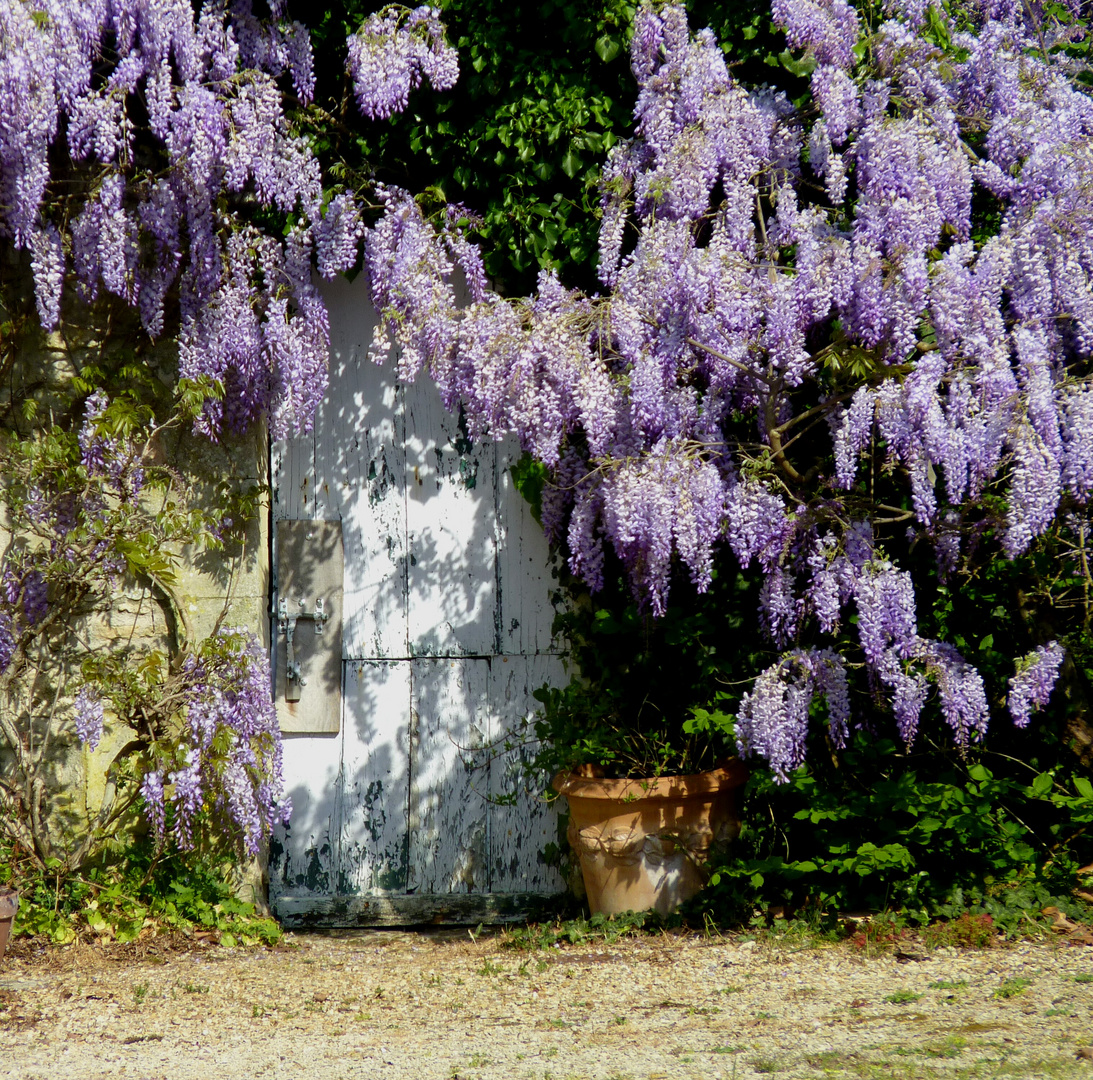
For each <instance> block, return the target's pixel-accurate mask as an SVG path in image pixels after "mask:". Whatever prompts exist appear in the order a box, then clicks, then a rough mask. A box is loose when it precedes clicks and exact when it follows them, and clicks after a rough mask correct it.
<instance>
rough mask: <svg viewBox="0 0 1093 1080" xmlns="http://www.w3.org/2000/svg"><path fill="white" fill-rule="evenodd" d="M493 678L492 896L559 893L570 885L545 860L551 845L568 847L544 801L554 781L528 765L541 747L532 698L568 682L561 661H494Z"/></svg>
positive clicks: (551, 808)
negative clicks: (545, 688) (532, 772)
mask: <svg viewBox="0 0 1093 1080" xmlns="http://www.w3.org/2000/svg"><path fill="white" fill-rule="evenodd" d="M490 675H491V678H490V691H489V700H490V719H491V730H490V744H491V746H492V747H493V748H494V756H493V757H492V760H491V761H490V773H489V795H490V891H491V892H502V893H509V892H537V893H554V892H559V891H560V890H562V889H563V888H564V887H565V882H564V881H563V879H562V876H561V875H560V874H559V873H558V871H557V870H556V869H555V868H554V867H552V866H548V865H547V864H546V862H545V861H544V860H543V856H542V853H543V850H544V849H545V848H546V846H547V844H551V843H553V844H558V843H562V844H564V843H565V840H564V838H562V840H561V841H559V837H558V811H557V808H556V806H548V805H547V802H546V800H545V798H544V797H543V792H542V788H543V786H544V784H545V783H546V781H547V780H549V777H540V776H536V775H533V776H529V775H528V774H527V770H526V766H527V765H528V763H529V762H530V761H531V760H532V758H533V757H534V755H535V747H536V743H535V741H534V729H533V728H532V727H531V723H532V721H533V719H534V715H535V712H536V710H537V709H538V708H539V703H538V702H537V701H536V700H535V699H534V698H533V697H532V694H533V692H534V691H536V690H538V689H539V687H540V686H542V685H543V684H544V683H550V684H551V685H554V686H557V685H560V684H561V683H562V682H563V681H564V679H565V669H564V666H563V663H562V659H561V657H559V656H552V655H549V654H546V655H543V656H499V657H494V659H493V663H492V664H491V670H490ZM506 743H508V744H510V745H511V748H510V749H505V745H506Z"/></svg>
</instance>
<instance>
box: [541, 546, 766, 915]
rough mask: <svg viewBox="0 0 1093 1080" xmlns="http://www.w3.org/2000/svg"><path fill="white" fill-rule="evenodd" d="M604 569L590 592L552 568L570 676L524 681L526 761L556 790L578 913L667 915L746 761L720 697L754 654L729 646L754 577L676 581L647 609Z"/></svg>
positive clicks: (733, 828) (736, 637)
mask: <svg viewBox="0 0 1093 1080" xmlns="http://www.w3.org/2000/svg"><path fill="white" fill-rule="evenodd" d="M613 569H614V570H615V572H614V573H613V574H610V575H609V579H610V582H609V584H608V586H607V587H606V588H605V589H604V590H601V591H600V592H598V593H597V594H595V596H592V595H590V594H589V592H588V591H587V589H585V588H584V587H583V586H581V585H580V583H579V582H577V581H576V580H575V579H573V578H572V577H570V576H568V575H563V589H564V592H565V593H567V594H568V596H567V599H568V601H569V603H568V605H567V607H566V609H565V611H564V612H563V613H562V614H560V615H559V616H558V618H557V620H556V623H555V631H556V633H557V634H558V635H559V636H560V637H561V638H562V639H563V640H564V641H565V642H566V644H567V645H568V653H569V658H570V662H571V664H572V667H573V670H574V675H573V677H572V678H571V680H570V682H569V683H568V685H566V686H564V687H543V688H542V689H541V690H539V691H537V692H536V697H537V698H538V700H539V701H540V702H541V703H542V706H543V708H542V710H541V712H540V713H539V716H538V717H537V720H536V722H535V736H536V739H537V742H538V751H537V754H536V758H535V762H534V765H535V768H536V770H537V772H538V773H539V775H547V776H551V777H553V782H552V789H553V791H554V792H555V793H556V794H558V795H562V796H565V798H566V800H567V804H568V809H569V819H568V829H567V838H568V840H569V845H570V848H571V850H572V852H573V855H574V856H575V857H576V859H577V860H578V861H579V863H580V867H581V873H582V878H583V881H584V885H585V889H586V892H587V897H588V903H589V906H590V907H591V909H592V911H593V912H597V911H602V912H605V913H607V914H612V913H618V912H621V911H627V910H644V909H647V908H655V909H656V910H657V911H659V912H660V913H661V914H667V913H668V912H670V911H672V910H674V909H675V908H677V907H678V906H679V905H680V904H681V903H683V902H684V901H686V900H688V899H690V898H691V897H692V896H694V895H695V893H696V892H697V891H698V890H699V889H700V888H702V886H703V885H704V884H705V881H706V876H707V873H706V865H707V862H708V861H709V860H710V858H711V857H713V856H720V855H723V854H724V851H725V849H726V847H727V845H728V844H729V843H730V842H731V841H732V840H733V839H735V837H736V836H737V834H738V833H739V831H740V819H739V807H738V803H737V797H738V794H739V792H740V789H741V787H742V785H743V784H744V782H745V781H746V779H747V771H746V769H745V768H744V766H743V764H742V763H741V762H740V761H739V760H738V759H737V758H736V757H734V756H733V754H734V747H735V744H734V740H733V722H732V715H731V714H730V713H728V712H727V711H725V709H724V708H723V706H727V705H728V701H727V700H725V699H726V698H728V697H729V696H730V695H732V696H733V697H735V696H738V694H734V684H735V683H737V682H739V681H741V680H743V679H744V678H745V675H746V673H747V671H748V669H749V668H750V669H751V670H755V668H756V665H757V664H759V663H760V662H761V660H762V655H761V654H759V653H754V652H753V651H752V650H749V649H748V648H746V647H745V648H742V647H741V643H742V641H744V640H745V639H746V638H745V633H744V630H743V628H744V626H745V625H746V623H747V621H748V617H749V616H752V615H753V612H754V609H755V604H756V602H757V596H756V586H755V583H754V582H753V581H749V579H748V578H747V577H745V575H743V574H741V573H736V574H731V575H729V576H725V577H721V576H718V575H717V574H715V577H714V582H713V584H712V586H711V589H710V591H709V592H708V593H707V594H706V595H701V596H700V595H696V594H695V593H694V591H693V590H690V589H687V588H686V587H685V585H683V584H682V583H681V587H680V588H679V589H678V590H677V592H676V594H675V599H676V600H677V602H676V603H675V604H674V605H673V607H672V608H671V609H669V611H668V612H667V613H666V614H665V615H664V616H663V617H661V618H653V617H652V616H651V615H650V614H649V613H648V612H643V611H642V610H641V609H640V607H639V606H638V604H637V603H636V602H635V601H634V599H633V597H632V593H631V590H630V587H629V584H628V582H627V580H626V576H625V574H624V572H623V570H622V567H621V566H615V567H614V568H613Z"/></svg>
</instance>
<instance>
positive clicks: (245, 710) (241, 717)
mask: <svg viewBox="0 0 1093 1080" xmlns="http://www.w3.org/2000/svg"><path fill="white" fill-rule="evenodd" d="M183 682H184V685H185V689H184V691H183V706H182V707H183V709H184V711H185V713H186V721H185V726H184V729H183V735H182V738H181V739H180V740H179V742H178V744H177V746H174V747H172V748H171V755H172V764H174V765H175V768H173V769H169V768H168V767H167V766H165V765H162V764H161V766H160V768H158V769H149V770H148V771H147V772H146V773H145V774H144V778H143V780H142V782H141V797H142V799H143V802H144V806H145V812H146V814H147V816H148V820H149V821H150V823H151V824H152V828H153V831H154V832H155V834H156V837H157V839H159V840H160V841H162V840H163V839H164V837H165V835H166V828H167V805H168V804H170V806H171V808H172V811H173V812H172V815H171V821H172V823H173V826H172V827H173V833H174V840H175V842H176V844H177V845H178V847H179V848H180V849H181V850H187V849H189V848H192V847H193V846H194V826H195V823H196V820H197V818H198V816H199V815H200V814H201V813H203V812H204V813H210V814H214V815H217V816H219V817H220V818H221V819H222V820H224V821H227V822H228V823H229V825H230V827H231V829H232V830H233V831H236V832H237V833H238V835H239V837H240V841H241V846H242V848H243V850H244V851H246V852H247V854H249V855H252V856H253V855H257V854H258V851H259V848H260V846H261V842H262V840H263V838H264V837H265V836H267V835H268V834H269V832H270V831H271V829H272V828H273V826H274V825H276V824H279V823H281V822H287V821H288V819H289V816H290V815H291V813H292V803H291V802H290V800H289V799H288V798H287V797H286V796H285V793H284V777H283V773H282V759H281V755H282V750H281V734H280V728H279V727H278V723H277V714H276V710H275V709H274V707H273V702H272V700H271V699H270V691H269V688H270V670H269V660H268V659H267V657H266V653H265V650H264V649H263V648H262V646H261V643H260V642H259V641H258V640H257V639H256V638H255V637H254V635H253V634H250V633H248V632H247V631H245V630H242V629H238V628H234V629H233V628H230V627H229V628H226V629H224V630H221V631H220V632H219V633H218V634H217V635H216V636H215V637H214V638H211V639H210V640H209V641H207V642H205V643H204V644H203V646H202V648H201V650H200V652H199V653H198V654H196V655H192V656H189V657H187V659H186V660H185V662H184V664H183Z"/></svg>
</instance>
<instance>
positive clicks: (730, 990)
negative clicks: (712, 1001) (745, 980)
mask: <svg viewBox="0 0 1093 1080" xmlns="http://www.w3.org/2000/svg"><path fill="white" fill-rule="evenodd" d="M743 992H744V988H743V987H742V986H723V987H722V988H721V989H720V990H717V991H715V993H718V994H742V993H743Z"/></svg>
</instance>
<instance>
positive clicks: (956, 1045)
mask: <svg viewBox="0 0 1093 1080" xmlns="http://www.w3.org/2000/svg"><path fill="white" fill-rule="evenodd" d="M967 1046H968V1040H967V1039H962V1038H961V1037H960V1036H959V1035H950V1036H949V1037H948V1038H947V1039H946V1040H945V1041H944V1042H942V1043H933V1044H931V1045H928V1046H926V1047H925V1048H924V1049H923V1053H924V1054H926V1056H927V1057H932V1058H945V1059H952V1058H955V1057H959V1056H960V1055H961V1054H962V1053H963V1052H964V1050H965V1049H966V1048H967Z"/></svg>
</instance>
